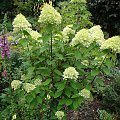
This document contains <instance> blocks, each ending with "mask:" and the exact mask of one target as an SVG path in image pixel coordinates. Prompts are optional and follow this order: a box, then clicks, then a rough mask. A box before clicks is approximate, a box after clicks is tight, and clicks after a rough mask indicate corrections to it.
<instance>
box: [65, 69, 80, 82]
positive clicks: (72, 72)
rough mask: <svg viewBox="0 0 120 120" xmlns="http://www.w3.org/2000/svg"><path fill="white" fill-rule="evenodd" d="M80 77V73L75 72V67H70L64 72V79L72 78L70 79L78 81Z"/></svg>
mask: <svg viewBox="0 0 120 120" xmlns="http://www.w3.org/2000/svg"><path fill="white" fill-rule="evenodd" d="M78 75H79V73H78V72H77V71H76V70H75V68H74V67H68V68H66V69H65V71H64V72H63V77H64V79H67V78H70V79H74V80H77V78H78Z"/></svg>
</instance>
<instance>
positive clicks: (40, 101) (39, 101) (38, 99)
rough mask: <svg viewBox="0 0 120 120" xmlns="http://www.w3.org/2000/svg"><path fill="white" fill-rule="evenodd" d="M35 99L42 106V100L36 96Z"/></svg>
mask: <svg viewBox="0 0 120 120" xmlns="http://www.w3.org/2000/svg"><path fill="white" fill-rule="evenodd" d="M36 99H37V102H38V103H39V104H42V98H41V97H40V96H37V97H36Z"/></svg>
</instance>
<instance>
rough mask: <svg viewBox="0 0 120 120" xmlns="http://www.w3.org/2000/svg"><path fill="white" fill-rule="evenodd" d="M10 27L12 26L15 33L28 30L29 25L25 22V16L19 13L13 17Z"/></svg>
mask: <svg viewBox="0 0 120 120" xmlns="http://www.w3.org/2000/svg"><path fill="white" fill-rule="evenodd" d="M12 25H13V28H14V30H13V31H15V32H16V31H19V30H21V29H26V28H30V27H31V24H30V23H29V22H28V21H27V20H26V18H25V16H24V15H22V14H21V13H20V14H18V15H17V16H16V17H15V19H14V21H13V23H12Z"/></svg>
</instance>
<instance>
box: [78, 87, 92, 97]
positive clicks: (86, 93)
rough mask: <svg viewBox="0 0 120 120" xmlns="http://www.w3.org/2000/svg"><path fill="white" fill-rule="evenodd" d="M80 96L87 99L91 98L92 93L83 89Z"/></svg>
mask: <svg viewBox="0 0 120 120" xmlns="http://www.w3.org/2000/svg"><path fill="white" fill-rule="evenodd" d="M79 94H80V95H81V96H83V97H84V98H86V99H88V98H90V91H89V90H87V89H85V88H84V89H82V90H81V91H80V93H79Z"/></svg>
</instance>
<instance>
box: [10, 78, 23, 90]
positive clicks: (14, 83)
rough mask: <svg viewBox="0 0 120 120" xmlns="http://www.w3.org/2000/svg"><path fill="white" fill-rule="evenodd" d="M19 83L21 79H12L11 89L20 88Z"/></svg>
mask: <svg viewBox="0 0 120 120" xmlns="http://www.w3.org/2000/svg"><path fill="white" fill-rule="evenodd" d="M21 84H22V82H21V81H19V80H13V81H12V82H11V87H12V89H14V90H17V89H18V88H20V86H21Z"/></svg>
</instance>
